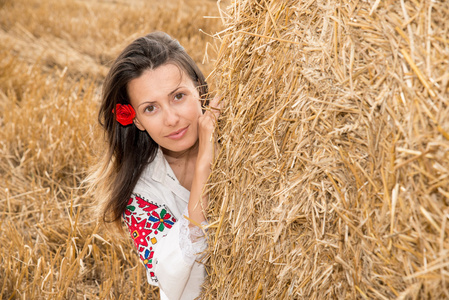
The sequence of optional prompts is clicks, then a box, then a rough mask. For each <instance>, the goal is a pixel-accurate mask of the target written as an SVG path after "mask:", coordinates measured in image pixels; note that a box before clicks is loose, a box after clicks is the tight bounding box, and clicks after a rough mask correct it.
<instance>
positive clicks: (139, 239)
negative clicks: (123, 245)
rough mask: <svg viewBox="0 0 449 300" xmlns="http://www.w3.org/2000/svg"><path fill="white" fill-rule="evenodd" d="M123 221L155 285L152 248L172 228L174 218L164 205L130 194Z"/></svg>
mask: <svg viewBox="0 0 449 300" xmlns="http://www.w3.org/2000/svg"><path fill="white" fill-rule="evenodd" d="M123 219H124V221H125V223H126V225H127V226H128V231H129V234H130V235H131V238H132V239H133V241H134V244H135V246H136V249H137V251H138V252H139V257H140V259H141V260H142V262H143V264H144V265H145V267H146V269H147V271H148V273H149V277H150V278H151V280H152V281H153V282H154V283H156V282H157V277H156V275H155V274H154V271H153V267H154V263H155V262H154V260H153V255H154V247H155V246H156V245H157V242H158V240H160V239H162V238H164V236H165V235H166V234H167V232H168V230H169V229H171V228H172V226H173V225H174V224H175V222H176V218H174V217H173V214H172V213H171V212H170V211H169V210H168V208H167V207H165V205H160V206H158V205H157V204H155V203H152V202H150V201H149V200H146V199H145V198H143V197H142V196H139V195H136V194H132V195H131V198H130V199H129V201H128V203H127V206H126V210H125V212H124V213H123ZM158 233H160V234H158Z"/></svg>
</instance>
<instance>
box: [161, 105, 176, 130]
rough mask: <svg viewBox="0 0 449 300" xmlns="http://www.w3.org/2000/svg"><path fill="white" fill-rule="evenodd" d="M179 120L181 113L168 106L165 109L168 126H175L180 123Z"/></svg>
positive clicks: (165, 120) (165, 119)
mask: <svg viewBox="0 0 449 300" xmlns="http://www.w3.org/2000/svg"><path fill="white" fill-rule="evenodd" d="M178 121H179V114H178V112H177V110H176V109H174V108H167V109H166V110H165V118H164V122H165V125H167V126H175V125H176V124H178Z"/></svg>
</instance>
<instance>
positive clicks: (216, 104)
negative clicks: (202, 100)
mask: <svg viewBox="0 0 449 300" xmlns="http://www.w3.org/2000/svg"><path fill="white" fill-rule="evenodd" d="M220 100H221V97H220V96H215V97H214V99H212V100H211V101H210V103H209V107H210V109H211V110H210V111H211V112H212V113H213V114H214V115H215V117H216V118H218V116H219V115H220V112H221V101H220Z"/></svg>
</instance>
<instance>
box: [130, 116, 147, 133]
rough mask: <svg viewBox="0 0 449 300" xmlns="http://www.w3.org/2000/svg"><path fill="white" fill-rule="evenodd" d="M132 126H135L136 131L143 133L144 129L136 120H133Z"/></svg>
mask: <svg viewBox="0 0 449 300" xmlns="http://www.w3.org/2000/svg"><path fill="white" fill-rule="evenodd" d="M133 122H134V125H136V127H137V129H139V130H140V131H145V128H143V126H142V124H140V122H139V120H137V118H134V119H133Z"/></svg>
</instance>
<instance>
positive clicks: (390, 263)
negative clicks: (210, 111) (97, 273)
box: [205, 0, 449, 299]
mask: <svg viewBox="0 0 449 300" xmlns="http://www.w3.org/2000/svg"><path fill="white" fill-rule="evenodd" d="M228 14H229V18H228V19H227V22H226V24H225V26H226V32H224V33H223V35H222V39H223V43H222V46H221V48H220V52H219V57H218V63H217V66H216V69H215V71H214V72H215V77H216V78H217V86H218V90H219V93H220V94H221V95H222V98H223V107H224V108H225V110H224V112H223V114H222V120H221V125H220V136H221V139H222V148H221V152H220V155H219V159H218V162H217V163H216V165H215V169H214V173H213V176H212V180H211V186H210V190H211V193H212V196H213V197H212V199H213V201H212V205H211V206H210V207H209V215H210V216H211V220H210V221H211V226H210V229H209V236H210V245H209V246H210V249H209V250H210V261H209V268H208V269H209V272H210V277H209V280H208V283H207V286H206V292H205V298H207V299H394V298H397V299H448V298H449V238H448V236H449V222H448V221H449V220H448V219H449V189H448V187H449V117H448V116H449V86H448V82H449V22H447V20H448V16H449V2H448V1H431V0H421V1H420V0H417V1H403V0H401V1H374V0H373V1H340V0H326V1H324V0H323V1H320V0H319V1H299V0H280V1H268V0H267V1H265V0H262V1H256V0H242V1H235V2H233V4H232V6H231V8H230V10H229V11H228Z"/></svg>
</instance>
